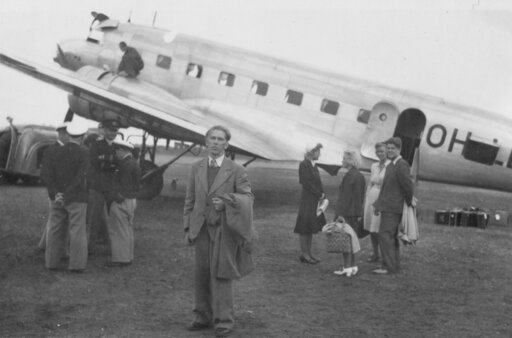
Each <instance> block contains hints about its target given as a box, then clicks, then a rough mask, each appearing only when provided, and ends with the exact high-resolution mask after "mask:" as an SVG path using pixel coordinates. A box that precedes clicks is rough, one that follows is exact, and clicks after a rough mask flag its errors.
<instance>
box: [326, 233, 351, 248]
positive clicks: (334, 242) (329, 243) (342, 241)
mask: <svg viewBox="0 0 512 338" xmlns="http://www.w3.org/2000/svg"><path fill="white" fill-rule="evenodd" d="M325 248H326V250H327V252H337V253H339V252H352V238H351V237H350V235H349V234H347V233H345V232H328V233H326V234H325Z"/></svg>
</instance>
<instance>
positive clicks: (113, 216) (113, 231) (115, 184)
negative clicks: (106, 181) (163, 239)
mask: <svg viewBox="0 0 512 338" xmlns="http://www.w3.org/2000/svg"><path fill="white" fill-rule="evenodd" d="M113 145H114V148H115V151H114V154H115V159H116V161H117V163H118V164H117V168H118V170H116V172H115V174H114V179H113V181H112V190H111V191H110V193H109V196H108V202H107V208H108V214H109V219H108V234H109V237H110V248H111V253H112V256H111V261H110V262H109V263H108V264H107V266H109V267H116V266H118V267H122V266H128V265H130V264H131V263H132V261H133V242H134V238H133V216H134V214H135V208H136V206H137V202H136V200H135V198H136V197H137V192H138V191H139V183H140V167H139V164H138V163H137V161H136V160H135V159H134V158H133V155H132V151H133V149H134V147H133V145H132V144H130V143H128V142H124V141H120V140H114V143H113Z"/></svg>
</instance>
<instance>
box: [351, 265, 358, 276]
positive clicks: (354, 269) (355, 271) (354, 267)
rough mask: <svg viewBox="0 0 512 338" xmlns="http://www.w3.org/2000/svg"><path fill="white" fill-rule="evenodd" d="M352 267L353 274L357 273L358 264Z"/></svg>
mask: <svg viewBox="0 0 512 338" xmlns="http://www.w3.org/2000/svg"><path fill="white" fill-rule="evenodd" d="M351 269H352V276H355V275H357V272H358V271H359V269H358V268H357V266H353V267H352V268H351Z"/></svg>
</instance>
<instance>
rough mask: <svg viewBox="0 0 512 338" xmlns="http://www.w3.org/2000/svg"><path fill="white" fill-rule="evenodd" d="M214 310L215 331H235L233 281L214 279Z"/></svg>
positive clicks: (212, 282)
mask: <svg viewBox="0 0 512 338" xmlns="http://www.w3.org/2000/svg"><path fill="white" fill-rule="evenodd" d="M211 286H212V310H213V324H214V325H215V329H216V330H219V329H225V330H229V331H230V330H233V327H234V325H235V318H234V311H233V281H232V280H231V279H223V278H212V279H211Z"/></svg>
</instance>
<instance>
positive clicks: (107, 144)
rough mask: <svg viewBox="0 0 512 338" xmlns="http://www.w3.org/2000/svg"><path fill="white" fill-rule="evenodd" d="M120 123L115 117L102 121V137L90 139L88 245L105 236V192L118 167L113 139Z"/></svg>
mask: <svg viewBox="0 0 512 338" xmlns="http://www.w3.org/2000/svg"><path fill="white" fill-rule="evenodd" d="M119 127H120V124H119V122H118V121H116V120H105V121H103V122H102V123H101V129H102V130H103V134H104V135H103V137H100V138H98V139H96V140H95V141H92V143H91V147H90V150H89V170H88V173H87V183H88V187H89V201H88V202H87V234H88V235H87V236H88V238H89V249H92V243H94V241H95V240H100V239H102V238H104V239H107V210H106V204H105V201H106V196H107V195H108V193H109V192H110V191H111V189H112V180H113V175H114V172H115V171H116V170H117V167H116V163H115V158H114V147H113V145H112V142H114V139H115V138H116V136H117V133H118V130H119Z"/></svg>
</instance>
